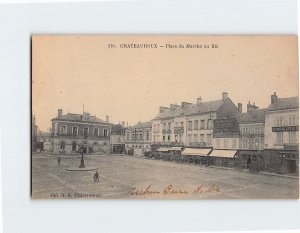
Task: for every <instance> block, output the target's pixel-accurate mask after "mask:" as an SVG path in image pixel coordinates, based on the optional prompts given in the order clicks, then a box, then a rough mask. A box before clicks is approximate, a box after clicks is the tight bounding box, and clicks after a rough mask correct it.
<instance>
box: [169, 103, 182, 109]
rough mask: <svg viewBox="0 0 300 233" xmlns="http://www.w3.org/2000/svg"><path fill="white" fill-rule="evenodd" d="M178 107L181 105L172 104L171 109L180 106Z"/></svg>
mask: <svg viewBox="0 0 300 233" xmlns="http://www.w3.org/2000/svg"><path fill="white" fill-rule="evenodd" d="M178 107H180V106H179V105H177V104H170V109H171V110H173V109H175V108H178Z"/></svg>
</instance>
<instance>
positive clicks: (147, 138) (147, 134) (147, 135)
mask: <svg viewBox="0 0 300 233" xmlns="http://www.w3.org/2000/svg"><path fill="white" fill-rule="evenodd" d="M146 140H149V133H148V132H146Z"/></svg>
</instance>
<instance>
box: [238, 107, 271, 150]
mask: <svg viewBox="0 0 300 233" xmlns="http://www.w3.org/2000/svg"><path fill="white" fill-rule="evenodd" d="M266 111H267V109H258V107H257V106H255V104H253V105H252V104H250V102H249V103H248V104H247V112H245V113H242V114H241V115H240V116H239V126H240V127H239V128H240V149H243V150H263V149H264V130H265V113H266Z"/></svg>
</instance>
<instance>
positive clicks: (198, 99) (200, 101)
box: [197, 96, 202, 105]
mask: <svg viewBox="0 0 300 233" xmlns="http://www.w3.org/2000/svg"><path fill="white" fill-rule="evenodd" d="M201 103H202V98H201V96H200V97H199V98H197V104H198V105H199V104H201Z"/></svg>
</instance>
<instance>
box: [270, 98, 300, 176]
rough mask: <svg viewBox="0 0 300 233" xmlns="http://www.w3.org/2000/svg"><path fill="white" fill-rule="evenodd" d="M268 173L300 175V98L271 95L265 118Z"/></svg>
mask: <svg viewBox="0 0 300 233" xmlns="http://www.w3.org/2000/svg"><path fill="white" fill-rule="evenodd" d="M264 160H265V169H266V170H269V171H272V172H273V171H275V172H277V173H289V174H299V97H298V96H297V97H289V98H278V96H277V94H276V92H275V93H274V94H273V95H271V104H270V106H269V107H268V111H267V112H266V115H265V150H264Z"/></svg>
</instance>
